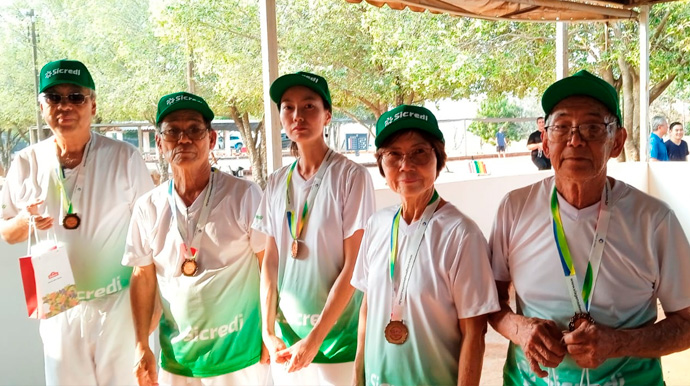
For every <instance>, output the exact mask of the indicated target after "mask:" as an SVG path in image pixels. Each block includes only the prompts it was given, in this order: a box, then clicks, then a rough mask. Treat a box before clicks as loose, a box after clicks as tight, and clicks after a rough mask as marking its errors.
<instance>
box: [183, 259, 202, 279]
mask: <svg viewBox="0 0 690 386" xmlns="http://www.w3.org/2000/svg"><path fill="white" fill-rule="evenodd" d="M198 270H199V265H198V264H197V263H196V260H194V259H184V262H183V263H182V274H183V275H185V276H194V275H196V273H197V271H198Z"/></svg>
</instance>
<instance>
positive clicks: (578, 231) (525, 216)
mask: <svg viewBox="0 0 690 386" xmlns="http://www.w3.org/2000/svg"><path fill="white" fill-rule="evenodd" d="M541 103H542V107H543V108H544V112H546V114H547V126H546V134H545V135H544V141H543V142H544V151H545V152H546V153H547V154H548V156H549V157H550V158H551V161H552V162H553V167H554V176H553V177H548V178H546V179H544V180H542V181H539V182H537V183H535V184H532V185H529V186H526V187H524V188H520V189H517V190H514V191H512V192H510V193H508V194H507V195H506V197H505V198H504V199H503V201H502V202H501V204H500V205H499V209H498V212H497V215H496V220H495V222H494V227H493V230H492V234H491V239H490V241H489V245H490V246H491V248H492V269H493V272H494V277H495V278H496V286H497V288H498V296H499V299H500V301H501V310H500V311H499V312H497V313H495V314H493V315H491V316H490V317H489V320H490V323H491V325H492V326H493V327H494V329H495V330H496V331H498V332H499V333H500V334H501V335H503V336H504V337H506V338H508V339H509V340H510V346H509V349H508V356H507V358H506V364H505V367H504V371H503V375H504V376H503V382H504V383H503V384H504V385H506V386H524V385H540V386H542V385H543V386H545V385H580V384H587V385H646V386H662V385H663V383H664V382H663V372H662V369H661V360H660V357H661V356H663V355H668V354H671V353H673V352H677V351H682V350H686V349H688V348H689V347H690V281H689V280H687V278H688V277H690V244H689V243H688V239H687V237H686V236H685V233H684V232H683V228H682V226H681V224H680V223H679V222H678V218H677V217H676V215H675V214H674V213H673V211H672V210H671V209H670V208H669V207H668V205H667V204H666V203H664V202H662V201H660V200H658V199H656V198H654V197H651V196H649V195H647V194H645V193H642V192H640V191H639V190H637V189H635V188H633V187H632V186H630V185H628V184H626V183H625V182H623V181H619V180H616V179H614V178H612V177H608V176H607V162H608V160H609V159H611V158H616V157H617V156H618V155H619V154H620V153H621V151H623V145H624V143H625V140H626V138H627V133H626V130H625V129H624V128H623V127H621V126H620V122H621V114H620V107H619V102H618V92H617V91H616V89H615V88H614V87H613V86H611V85H610V84H609V83H608V82H606V81H605V80H603V79H601V78H599V77H597V76H595V75H592V74H590V73H589V72H587V71H580V72H578V73H576V74H574V75H572V76H570V77H567V78H563V79H561V80H559V81H557V82H556V83H554V84H552V85H551V86H550V87H549V88H548V89H547V90H546V91H545V92H544V94H543V96H542V100H541ZM511 284H512V286H513V288H514V291H515V300H516V310H515V311H513V310H512V309H511V307H510V304H509V288H510V286H511ZM657 301H659V302H660V303H661V306H662V307H663V310H664V314H665V318H664V319H663V320H659V321H658V320H657V316H658V315H657V313H658V312H657Z"/></svg>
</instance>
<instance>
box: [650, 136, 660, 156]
mask: <svg viewBox="0 0 690 386" xmlns="http://www.w3.org/2000/svg"><path fill="white" fill-rule="evenodd" d="M649 142H650V146H649V157H650V158H656V159H661V156H660V154H659V144H658V143H657V142H656V141H655V140H654V139H651V140H650V141H649Z"/></svg>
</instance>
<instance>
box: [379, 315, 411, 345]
mask: <svg viewBox="0 0 690 386" xmlns="http://www.w3.org/2000/svg"><path fill="white" fill-rule="evenodd" d="M408 334H409V331H408V330H407V326H406V325H405V323H403V321H402V320H391V321H389V322H388V324H387V325H386V329H385V330H384V331H383V336H385V337H386V340H387V341H388V343H391V344H403V343H405V341H406V340H407V335H408Z"/></svg>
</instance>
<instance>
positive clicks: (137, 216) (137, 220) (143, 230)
mask: <svg viewBox="0 0 690 386" xmlns="http://www.w3.org/2000/svg"><path fill="white" fill-rule="evenodd" d="M147 197H148V196H147ZM147 202H148V200H146V197H142V198H140V199H139V200H137V202H136V204H134V212H133V213H132V219H131V220H130V222H129V230H128V231H127V242H126V243H125V253H124V255H123V257H122V265H126V266H131V267H143V266H147V265H150V264H153V251H152V249H151V244H150V237H149V236H150V235H149V233H148V230H151V229H152V226H150V225H149V224H148V221H147V220H148V219H147V216H146V213H145V212H144V207H145V206H146V204H147Z"/></svg>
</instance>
